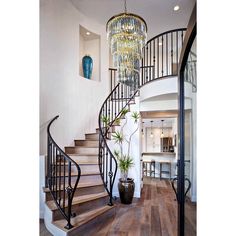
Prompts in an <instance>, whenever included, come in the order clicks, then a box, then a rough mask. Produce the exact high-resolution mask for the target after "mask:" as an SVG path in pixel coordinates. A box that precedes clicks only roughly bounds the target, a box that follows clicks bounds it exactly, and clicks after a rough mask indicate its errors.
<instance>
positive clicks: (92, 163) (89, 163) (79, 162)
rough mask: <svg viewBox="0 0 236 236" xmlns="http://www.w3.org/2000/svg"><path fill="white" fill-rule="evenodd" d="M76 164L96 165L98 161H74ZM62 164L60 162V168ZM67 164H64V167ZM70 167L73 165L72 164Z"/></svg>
mask: <svg viewBox="0 0 236 236" xmlns="http://www.w3.org/2000/svg"><path fill="white" fill-rule="evenodd" d="M74 162H76V163H77V164H78V165H98V161H97V162H92V161H82V162H81V161H77V160H76V161H74ZM59 165H60V162H57V166H59ZM63 165H64V164H63V163H62V162H61V166H63ZM68 165H69V164H68V162H66V163H65V166H68ZM71 165H74V163H73V162H72V163H71Z"/></svg>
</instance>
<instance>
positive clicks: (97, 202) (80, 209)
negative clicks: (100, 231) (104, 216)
mask: <svg viewBox="0 0 236 236" xmlns="http://www.w3.org/2000/svg"><path fill="white" fill-rule="evenodd" d="M107 203H108V197H102V198H98V199H94V200H91V201H87V202H83V203H79V204H76V205H73V206H72V213H76V215H79V214H82V213H84V212H86V211H89V210H91V209H94V208H97V207H101V206H104V205H105V204H107ZM52 213H53V220H60V219H63V216H62V214H61V213H60V211H59V210H58V209H56V210H53V211H52Z"/></svg>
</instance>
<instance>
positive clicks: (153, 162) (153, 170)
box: [149, 160, 156, 178]
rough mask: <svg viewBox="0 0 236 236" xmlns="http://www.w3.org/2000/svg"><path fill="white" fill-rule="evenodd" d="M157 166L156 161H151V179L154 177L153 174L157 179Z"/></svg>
mask: <svg viewBox="0 0 236 236" xmlns="http://www.w3.org/2000/svg"><path fill="white" fill-rule="evenodd" d="M155 165H156V162H155V160H151V162H150V171H149V173H150V177H152V174H154V178H155Z"/></svg>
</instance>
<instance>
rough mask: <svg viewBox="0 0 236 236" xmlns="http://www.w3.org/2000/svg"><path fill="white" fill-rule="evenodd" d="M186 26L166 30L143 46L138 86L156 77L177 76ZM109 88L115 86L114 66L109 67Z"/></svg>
mask: <svg viewBox="0 0 236 236" xmlns="http://www.w3.org/2000/svg"><path fill="white" fill-rule="evenodd" d="M185 32H186V28H179V29H174V30H168V31H166V32H163V33H161V34H158V35H157V36H154V37H153V38H151V39H150V40H148V42H147V43H146V45H145V46H144V47H143V52H142V60H141V66H140V77H139V87H142V86H143V85H145V84H146V83H149V82H152V81H154V80H157V79H162V78H166V77H168V76H177V75H178V67H179V59H180V54H181V49H182V46H183V42H184V36H185ZM109 71H110V76H111V83H110V84H111V90H112V89H113V88H114V87H115V85H116V82H115V73H116V69H115V68H109Z"/></svg>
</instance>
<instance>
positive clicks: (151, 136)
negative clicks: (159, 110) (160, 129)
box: [150, 120, 153, 138]
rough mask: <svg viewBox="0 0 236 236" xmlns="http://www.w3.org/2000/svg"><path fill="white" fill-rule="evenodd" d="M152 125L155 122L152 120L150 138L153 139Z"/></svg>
mask: <svg viewBox="0 0 236 236" xmlns="http://www.w3.org/2000/svg"><path fill="white" fill-rule="evenodd" d="M152 123H153V120H151V134H150V138H153V133H152Z"/></svg>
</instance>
